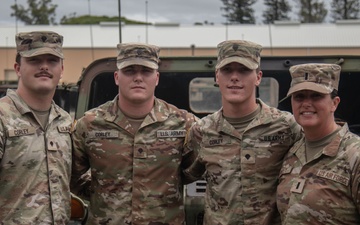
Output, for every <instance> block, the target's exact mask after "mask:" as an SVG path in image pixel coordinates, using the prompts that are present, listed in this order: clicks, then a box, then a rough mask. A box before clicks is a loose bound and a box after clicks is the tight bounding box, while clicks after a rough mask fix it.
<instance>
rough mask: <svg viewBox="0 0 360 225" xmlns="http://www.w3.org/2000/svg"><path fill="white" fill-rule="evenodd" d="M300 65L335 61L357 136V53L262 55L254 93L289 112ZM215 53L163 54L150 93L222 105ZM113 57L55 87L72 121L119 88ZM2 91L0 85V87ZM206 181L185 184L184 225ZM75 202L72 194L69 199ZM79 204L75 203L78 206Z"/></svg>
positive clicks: (196, 109)
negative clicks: (290, 94) (292, 68)
mask: <svg viewBox="0 0 360 225" xmlns="http://www.w3.org/2000/svg"><path fill="white" fill-rule="evenodd" d="M302 63H336V64H339V65H341V67H342V72H341V78H340V84H339V96H340V97H341V102H340V105H339V107H338V109H337V111H336V112H335V116H336V118H337V119H338V120H340V121H346V122H347V123H348V124H349V127H350V129H351V130H352V131H353V132H354V133H357V134H360V116H358V112H360V99H358V98H359V97H360V88H359V84H360V56H311V57H262V59H261V70H262V71H263V79H262V82H261V85H260V87H259V88H258V90H257V96H258V97H260V98H261V99H262V100H263V101H264V102H266V103H267V104H269V105H271V106H274V107H278V108H279V109H281V110H286V111H290V112H291V104H290V100H289V99H286V100H284V101H282V102H279V100H281V99H283V98H284V97H285V96H286V94H287V91H288V89H289V86H290V82H291V77H290V74H289V67H290V66H292V65H297V64H302ZM215 65H216V58H215V57H165V58H162V59H161V64H160V67H159V71H160V81H159V84H158V86H157V88H156V91H155V95H156V97H158V98H161V99H164V100H165V101H167V102H169V103H172V104H174V105H176V106H177V107H179V108H182V109H186V110H188V111H190V112H193V113H194V114H195V115H197V116H198V117H203V116H205V115H207V114H209V113H212V112H215V111H216V110H218V109H220V107H221V96H220V92H219V90H218V88H217V87H216V85H215V80H214V75H215ZM116 69H117V68H116V57H109V58H103V59H99V60H96V61H94V62H92V63H91V64H90V65H89V66H88V67H87V68H85V69H84V70H83V71H82V74H81V77H80V79H79V81H78V82H77V84H71V85H59V88H58V89H59V90H58V91H57V95H56V96H55V98H54V99H55V101H56V102H57V103H58V104H59V105H60V106H62V107H64V108H65V109H66V110H68V111H69V112H70V114H71V115H72V116H73V118H74V119H78V118H80V117H81V116H82V115H83V114H84V112H85V111H87V110H89V109H91V108H94V107H97V106H99V105H100V104H102V103H105V102H106V101H109V100H112V99H113V98H114V97H115V96H116V94H117V92H118V87H117V86H116V85H115V82H114V71H115V70H116ZM0 92H1V89H0ZM205 190H206V182H205V181H203V180H200V181H197V182H194V183H192V184H189V185H186V186H185V187H184V197H185V198H184V199H185V205H186V207H185V210H186V220H187V224H188V225H197V224H202V219H203V196H204V193H205ZM74 200H76V198H74ZM79 202H80V204H78V203H79ZM79 202H76V203H74V204H73V205H74V206H75V205H80V207H79V212H80V213H75V214H76V215H77V217H76V218H75V219H74V221H78V222H79V223H83V222H84V219H85V218H86V205H84V203H83V202H82V201H81V199H79Z"/></svg>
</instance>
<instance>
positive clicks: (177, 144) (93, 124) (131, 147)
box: [72, 97, 196, 225]
mask: <svg viewBox="0 0 360 225" xmlns="http://www.w3.org/2000/svg"><path fill="white" fill-rule="evenodd" d="M117 102H118V97H116V98H115V99H114V100H113V101H109V102H107V103H105V104H103V105H101V106H99V107H98V108H95V109H93V110H90V111H89V112H87V113H86V114H85V116H84V117H82V118H81V119H79V120H78V121H77V123H76V127H75V131H74V133H73V143H74V154H73V178H72V179H73V181H72V183H74V184H78V183H82V182H79V180H78V179H80V178H81V175H82V174H84V173H85V174H86V171H88V169H89V168H91V196H90V206H89V207H90V212H89V218H88V224H106V225H110V224H114V225H115V224H116V225H121V224H132V225H138V224H144V225H145V224H146V225H148V224H175V225H176V224H185V215H184V205H183V190H182V189H183V180H182V178H181V173H182V169H183V168H186V167H187V166H188V165H190V164H191V160H193V159H194V157H192V156H191V155H192V152H186V151H184V147H183V144H184V139H185V134H186V130H188V129H189V128H190V127H191V125H192V124H193V122H194V121H195V120H196V117H195V116H194V115H193V114H190V113H188V112H187V111H185V110H179V109H178V108H176V107H175V106H173V105H170V104H167V103H166V102H164V101H162V100H160V99H156V100H155V105H154V108H153V109H152V111H151V112H150V113H149V114H148V115H147V116H146V118H145V119H144V121H143V123H142V124H141V126H140V128H139V130H138V131H137V132H136V134H135V135H133V133H134V132H133V130H132V127H131V125H130V123H129V121H128V120H127V118H126V117H125V116H124V115H123V114H122V112H121V111H120V110H119V108H118V104H117ZM84 188H85V189H86V188H87V187H86V185H84ZM76 189H77V190H75V193H78V192H79V190H78V188H76ZM80 192H81V190H80Z"/></svg>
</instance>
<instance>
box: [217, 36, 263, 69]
mask: <svg viewBox="0 0 360 225" xmlns="http://www.w3.org/2000/svg"><path fill="white" fill-rule="evenodd" d="M261 51H262V46H261V45H259V44H256V43H253V42H251V41H244V40H228V41H223V42H221V43H219V44H218V45H217V52H218V53H217V54H218V57H217V64H216V67H215V68H216V69H220V68H221V67H223V66H225V65H227V64H229V63H231V62H237V63H240V64H243V65H244V66H246V67H247V68H249V69H252V70H255V69H257V68H259V67H260V53H261Z"/></svg>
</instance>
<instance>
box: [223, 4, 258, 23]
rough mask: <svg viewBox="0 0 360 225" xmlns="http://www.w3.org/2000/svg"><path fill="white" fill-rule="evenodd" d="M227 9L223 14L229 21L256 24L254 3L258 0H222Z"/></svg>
mask: <svg viewBox="0 0 360 225" xmlns="http://www.w3.org/2000/svg"><path fill="white" fill-rule="evenodd" d="M221 1H222V2H223V4H224V7H222V8H221V9H222V10H224V11H225V14H224V15H223V16H224V17H225V18H226V20H227V22H230V23H240V24H255V22H256V21H255V16H254V9H253V8H252V5H253V4H255V3H256V1H257V0H221Z"/></svg>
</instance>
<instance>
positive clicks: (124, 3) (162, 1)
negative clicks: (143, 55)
mask: <svg viewBox="0 0 360 225" xmlns="http://www.w3.org/2000/svg"><path fill="white" fill-rule="evenodd" d="M15 2H17V4H21V5H24V6H25V7H26V8H27V6H26V4H27V0H1V7H0V24H2V25H4V24H15V18H14V17H11V16H10V14H11V12H12V10H11V8H10V6H11V5H13V4H15ZM118 2H119V0H52V3H53V4H56V5H58V7H57V8H56V16H57V19H56V20H57V22H60V19H61V18H62V17H63V16H68V15H70V14H71V13H73V12H75V13H76V15H77V16H80V15H85V14H89V8H90V13H91V15H97V16H102V15H107V16H118V12H119V10H118ZM120 2H121V16H124V17H126V18H128V19H133V20H139V21H146V18H147V20H148V22H151V23H164V22H169V23H180V24H194V23H195V22H201V23H203V22H204V21H207V22H208V23H214V24H221V23H224V22H225V18H224V17H223V16H222V14H223V13H224V11H223V10H221V9H220V8H221V7H222V6H223V3H222V1H221V0H147V1H146V0H120ZM146 2H147V3H146ZM262 2H263V0H258V2H257V3H256V4H255V5H254V9H256V11H257V13H256V14H255V16H256V19H257V22H261V20H262V18H261V13H262V10H263V8H264V7H263V4H262ZM89 6H90V7H89ZM146 12H147V13H146ZM146 14H147V17H146ZM19 24H21V23H20V22H19Z"/></svg>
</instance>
